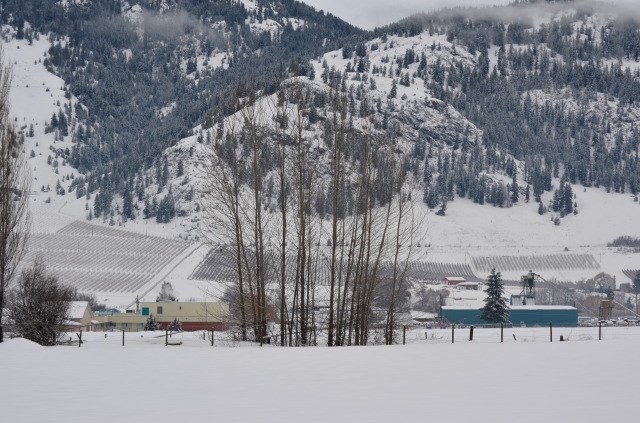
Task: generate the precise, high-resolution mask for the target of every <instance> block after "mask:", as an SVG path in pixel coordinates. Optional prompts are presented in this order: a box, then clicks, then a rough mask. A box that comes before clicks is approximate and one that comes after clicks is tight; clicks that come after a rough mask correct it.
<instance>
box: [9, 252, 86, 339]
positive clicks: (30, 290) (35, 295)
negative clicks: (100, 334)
mask: <svg viewBox="0 0 640 423" xmlns="http://www.w3.org/2000/svg"><path fill="white" fill-rule="evenodd" d="M72 298H73V289H71V288H69V287H67V286H64V285H61V284H60V283H59V282H58V278H57V277H55V276H53V275H51V274H48V273H47V269H46V267H45V265H44V262H43V261H42V260H41V259H36V261H35V263H34V264H33V267H32V268H30V269H25V270H23V271H22V273H21V274H20V278H19V279H18V283H17V286H16V287H15V288H14V289H12V290H11V291H10V293H9V307H8V311H9V313H8V320H9V321H10V322H11V325H12V328H13V329H12V330H13V332H15V333H16V334H17V335H19V336H22V337H24V338H26V339H29V340H31V341H33V342H37V343H38V344H40V345H55V344H56V342H57V341H58V339H59V337H60V335H61V334H62V333H63V332H64V329H65V325H66V321H67V320H68V314H69V304H70V301H71V300H72Z"/></svg>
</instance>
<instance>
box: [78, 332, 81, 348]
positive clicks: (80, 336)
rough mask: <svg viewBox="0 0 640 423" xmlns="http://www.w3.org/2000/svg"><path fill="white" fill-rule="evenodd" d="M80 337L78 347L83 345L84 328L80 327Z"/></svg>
mask: <svg viewBox="0 0 640 423" xmlns="http://www.w3.org/2000/svg"><path fill="white" fill-rule="evenodd" d="M78 338H79V340H78V348H80V347H81V346H82V329H80V336H79V337H78Z"/></svg>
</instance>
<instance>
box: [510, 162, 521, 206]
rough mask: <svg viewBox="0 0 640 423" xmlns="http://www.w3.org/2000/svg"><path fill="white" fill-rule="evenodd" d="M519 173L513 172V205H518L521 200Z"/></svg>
mask: <svg viewBox="0 0 640 423" xmlns="http://www.w3.org/2000/svg"><path fill="white" fill-rule="evenodd" d="M517 177H518V172H517V171H516V170H514V172H513V180H512V181H511V202H512V203H513V204H515V203H517V202H518V200H519V199H520V188H519V187H518V181H517Z"/></svg>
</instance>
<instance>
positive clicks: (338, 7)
mask: <svg viewBox="0 0 640 423" xmlns="http://www.w3.org/2000/svg"><path fill="white" fill-rule="evenodd" d="M301 1H303V2H304V3H307V4H310V5H311V6H313V7H315V8H316V9H322V10H324V11H325V12H331V13H332V14H334V15H336V16H338V17H340V18H342V19H344V20H346V21H347V22H349V23H351V24H354V25H356V26H359V27H360V28H364V29H373V28H375V27H377V26H382V25H386V24H389V23H393V22H396V21H398V20H400V19H402V18H406V17H407V16H409V15H412V14H414V13H419V12H429V11H432V10H435V9H441V8H443V7H454V6H481V5H494V4H508V3H511V2H512V0H301Z"/></svg>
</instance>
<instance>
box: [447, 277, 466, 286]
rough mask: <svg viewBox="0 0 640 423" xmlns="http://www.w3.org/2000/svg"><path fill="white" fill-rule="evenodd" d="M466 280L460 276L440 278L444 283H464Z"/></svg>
mask: <svg viewBox="0 0 640 423" xmlns="http://www.w3.org/2000/svg"><path fill="white" fill-rule="evenodd" d="M466 281H467V280H466V279H465V278H463V277H460V276H447V277H445V278H444V279H442V282H443V283H444V284H445V285H459V284H461V283H465V282H466Z"/></svg>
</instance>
